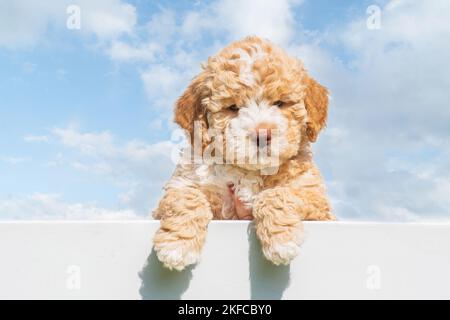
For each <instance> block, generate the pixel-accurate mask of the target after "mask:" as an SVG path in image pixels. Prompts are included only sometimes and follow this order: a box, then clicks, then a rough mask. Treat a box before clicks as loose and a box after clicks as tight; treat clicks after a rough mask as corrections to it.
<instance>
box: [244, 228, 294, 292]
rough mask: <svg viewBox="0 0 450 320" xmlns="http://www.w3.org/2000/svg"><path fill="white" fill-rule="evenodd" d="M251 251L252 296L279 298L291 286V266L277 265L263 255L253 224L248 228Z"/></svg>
mask: <svg viewBox="0 0 450 320" xmlns="http://www.w3.org/2000/svg"><path fill="white" fill-rule="evenodd" d="M247 233H248V241H249V243H250V245H249V248H250V249H249V252H248V260H249V278H250V298H251V299H252V300H255V299H259V300H264V299H270V300H278V299H281V298H282V297H283V293H284V291H285V290H286V289H287V288H288V287H289V281H290V266H276V265H274V264H273V263H271V262H269V261H268V260H267V259H266V258H265V257H264V255H263V253H262V250H261V245H260V243H259V240H258V239H257V238H256V231H255V228H254V225H253V224H250V225H249V226H248V229H247Z"/></svg>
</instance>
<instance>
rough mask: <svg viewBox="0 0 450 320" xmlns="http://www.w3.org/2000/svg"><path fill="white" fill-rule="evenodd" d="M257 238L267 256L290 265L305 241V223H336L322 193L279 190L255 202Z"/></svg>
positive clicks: (292, 189) (261, 196)
mask: <svg viewBox="0 0 450 320" xmlns="http://www.w3.org/2000/svg"><path fill="white" fill-rule="evenodd" d="M253 215H254V217H255V222H256V234H257V236H258V238H259V240H260V242H261V245H262V251H263V253H264V256H265V257H266V258H267V259H268V260H270V261H272V262H273V263H274V264H276V265H280V264H289V263H290V262H291V261H292V260H293V259H294V258H295V257H296V256H297V254H298V250H299V246H300V244H301V243H302V241H303V223H302V221H303V220H335V217H334V216H333V215H332V214H331V210H330V205H329V202H328V200H327V198H326V196H325V194H324V193H323V191H321V190H320V189H315V188H305V189H295V188H292V187H276V188H273V189H268V190H265V191H263V192H261V193H260V194H259V195H258V197H257V198H256V199H255V203H254V208H253Z"/></svg>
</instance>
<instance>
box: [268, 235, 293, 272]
mask: <svg viewBox="0 0 450 320" xmlns="http://www.w3.org/2000/svg"><path fill="white" fill-rule="evenodd" d="M298 252H299V245H298V244H297V243H296V242H295V241H289V242H285V243H275V244H273V245H271V246H266V247H263V253H264V256H265V257H266V258H267V259H268V260H270V261H271V262H273V263H274V264H275V265H277V266H279V265H281V264H283V265H288V264H289V263H291V261H292V260H294V258H295V257H296V256H297V255H298Z"/></svg>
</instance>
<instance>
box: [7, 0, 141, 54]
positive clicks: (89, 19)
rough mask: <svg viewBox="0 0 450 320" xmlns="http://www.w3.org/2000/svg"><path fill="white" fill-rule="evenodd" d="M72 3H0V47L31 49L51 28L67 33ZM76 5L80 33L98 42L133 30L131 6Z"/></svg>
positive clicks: (109, 0) (84, 1) (99, 1)
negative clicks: (93, 36)
mask: <svg viewBox="0 0 450 320" xmlns="http://www.w3.org/2000/svg"><path fill="white" fill-rule="evenodd" d="M72 4H74V3H73V1H70V0H62V1H60V0H50V1H45V2H37V1H27V0H3V1H1V2H0V47H6V48H9V49H16V48H28V47H33V46H36V45H38V44H40V43H42V42H45V41H46V36H47V35H48V33H49V32H50V30H51V29H52V27H54V28H53V29H54V30H58V31H59V32H62V31H66V20H67V18H68V17H69V15H68V14H67V12H66V9H67V7H68V6H69V5H72ZM76 5H78V6H79V7H80V9H81V29H80V32H81V33H82V34H85V35H92V34H93V35H95V36H96V37H97V39H98V40H100V41H106V40H110V39H116V38H118V37H120V36H121V35H123V34H132V33H133V31H134V26H135V24H136V20H137V15H136V9H135V7H134V6H132V5H130V4H127V3H125V2H123V1H121V0H96V1H89V0H79V1H76ZM73 32H75V31H73Z"/></svg>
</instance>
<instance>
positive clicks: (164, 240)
mask: <svg viewBox="0 0 450 320" xmlns="http://www.w3.org/2000/svg"><path fill="white" fill-rule="evenodd" d="M197 242H198V241H196V239H195V238H194V239H173V236H170V234H168V232H166V231H162V230H158V232H157V233H156V235H155V238H154V248H155V251H156V255H157V256H158V259H159V261H161V263H162V264H163V265H164V266H165V267H166V268H169V269H170V270H172V269H175V270H178V271H181V270H183V269H184V268H186V267H187V266H189V265H192V264H196V263H197V262H198V261H199V260H200V251H201V250H200V247H199V246H198V244H197Z"/></svg>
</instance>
